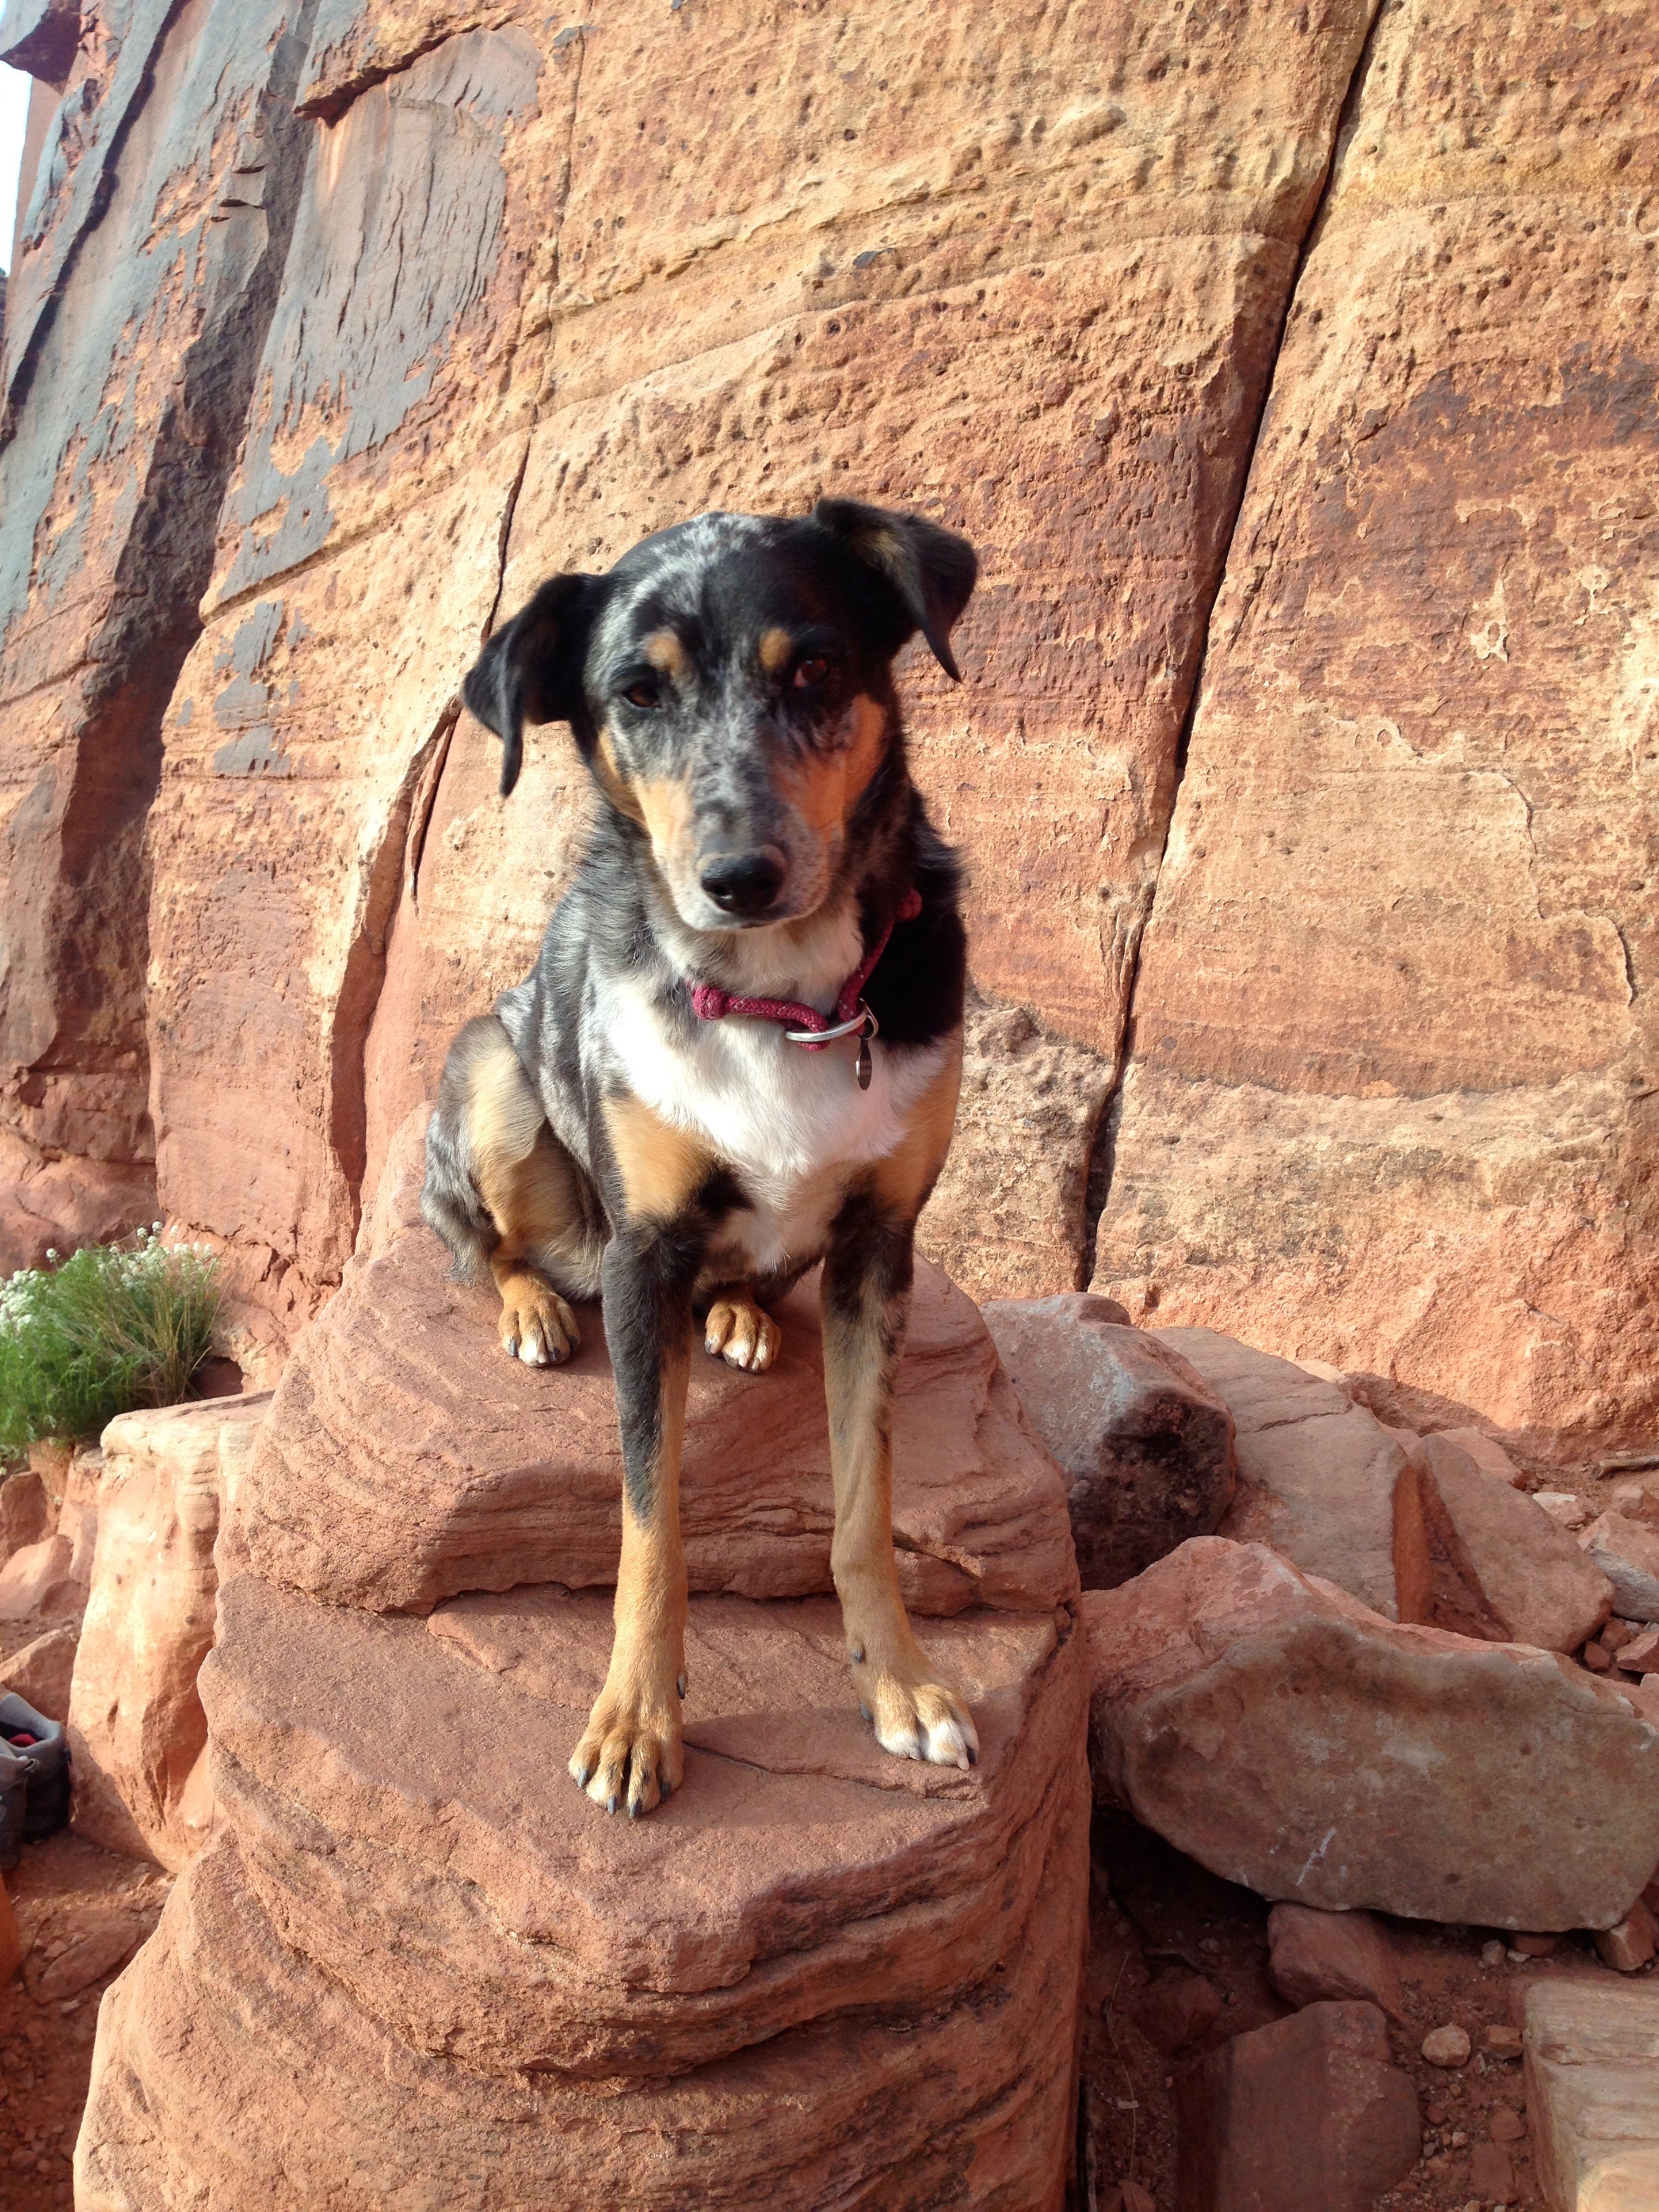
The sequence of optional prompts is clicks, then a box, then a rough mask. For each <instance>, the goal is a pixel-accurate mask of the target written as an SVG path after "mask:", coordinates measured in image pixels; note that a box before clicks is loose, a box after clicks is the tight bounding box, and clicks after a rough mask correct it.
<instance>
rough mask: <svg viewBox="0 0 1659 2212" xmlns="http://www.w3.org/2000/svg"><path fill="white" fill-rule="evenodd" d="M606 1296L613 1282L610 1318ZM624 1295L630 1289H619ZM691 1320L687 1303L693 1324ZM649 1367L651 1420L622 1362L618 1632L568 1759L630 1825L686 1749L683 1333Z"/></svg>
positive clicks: (659, 1795)
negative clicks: (625, 1377) (682, 1708)
mask: <svg viewBox="0 0 1659 2212" xmlns="http://www.w3.org/2000/svg"><path fill="white" fill-rule="evenodd" d="M619 1272H622V1271H619ZM607 1273H608V1270H607ZM609 1291H610V1285H609V1283H608V1282H607V1297H606V1309H607V1311H609V1310H610V1307H611V1297H610V1295H609ZM619 1295H632V1291H622V1290H621V1288H620V1286H619ZM689 1314H690V1301H689V1299H688V1300H687V1302H686V1317H687V1318H688V1319H689ZM652 1334H653V1335H654V1334H656V1332H655V1331H654V1330H653V1332H652ZM626 1356H627V1355H626V1354H624V1357H626ZM612 1358H613V1359H614V1358H616V1342H615V1338H614V1336H613V1340H612ZM652 1364H653V1368H654V1372H653V1374H652V1376H650V1377H649V1385H650V1387H651V1388H652V1389H653V1392H654V1397H655V1404H654V1407H653V1409H652V1410H651V1413H650V1414H649V1416H648V1417H647V1413H646V1408H645V1407H642V1406H641V1404H640V1403H639V1402H638V1388H637V1387H635V1388H630V1389H628V1391H627V1392H626V1395H625V1393H624V1384H623V1376H622V1367H621V1362H620V1361H619V1362H617V1401H618V1412H619V1413H620V1414H621V1416H622V1423H623V1460H624V1474H623V1541H622V1560H621V1564H620V1565H619V1566H618V1568H617V1608H616V1635H615V1639H614V1641H613V1642H612V1644H611V1665H610V1668H609V1669H608V1671H607V1673H606V1674H605V1687H604V1689H603V1690H601V1691H600V1692H599V1697H598V1699H596V1700H595V1702H594V1705H593V1710H592V1712H591V1713H590V1714H589V1715H588V1719H587V1726H586V1729H584V1730H583V1732H582V1739H581V1741H580V1743H579V1744H578V1745H577V1746H576V1749H575V1753H574V1757H573V1758H572V1759H571V1761H570V1771H571V1773H572V1774H573V1775H574V1777H575V1778H576V1781H577V1783H578V1784H579V1785H580V1788H582V1789H583V1790H586V1792H587V1794H588V1796H590V1797H591V1798H592V1800H593V1802H594V1803H595V1804H596V1805H602V1806H604V1808H605V1811H606V1812H607V1813H614V1812H616V1811H617V1809H618V1808H620V1807H623V1806H626V1808H627V1809H628V1813H629V1817H630V1819H634V1820H637V1819H638V1818H639V1816H640V1814H641V1813H648V1812H650V1811H651V1809H652V1808H653V1806H655V1805H657V1804H658V1803H659V1802H661V1800H662V1799H664V1798H665V1797H668V1796H671V1795H672V1794H673V1792H674V1790H677V1789H678V1787H679V1784H680V1781H681V1778H682V1776H683V1775H684V1769H685V1761H684V1753H683V1751H682V1749H681V1745H680V1699H682V1698H683V1697H684V1694H685V1614H686V1593H685V1557H684V1553H683V1552H682V1550H681V1548H680V1448H681V1443H682V1441H683V1439H684V1434H685V1385H686V1370H687V1365H688V1360H687V1355H686V1345H685V1333H684V1329H682V1330H681V1332H680V1334H679V1337H678V1349H677V1350H676V1349H674V1348H671V1347H667V1346H665V1347H664V1352H663V1357H662V1358H661V1359H660V1361H659V1362H656V1361H653V1363H652ZM642 1379H643V1378H639V1377H630V1383H634V1384H635V1385H636V1386H637V1385H638V1384H640V1383H641V1381H642Z"/></svg>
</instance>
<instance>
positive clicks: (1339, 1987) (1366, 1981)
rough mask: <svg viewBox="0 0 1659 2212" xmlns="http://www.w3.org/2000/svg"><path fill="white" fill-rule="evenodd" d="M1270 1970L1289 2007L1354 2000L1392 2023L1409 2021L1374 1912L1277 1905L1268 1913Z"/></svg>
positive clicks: (1386, 1940) (1391, 1956) (1392, 1962)
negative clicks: (1378, 2011)
mask: <svg viewBox="0 0 1659 2212" xmlns="http://www.w3.org/2000/svg"><path fill="white" fill-rule="evenodd" d="M1267 1942H1268V1944H1269V1946H1270V1951H1269V1956H1268V1962H1267V1971H1268V1972H1269V1973H1270V1974H1271V1975H1272V1977H1273V1987H1274V1988H1275V1989H1276V1990H1278V1991H1279V1996H1282V1997H1283V1998H1284V2000H1285V2003H1286V2004H1293V2005H1310V2004H1318V2003H1320V2002H1322V2001H1323V2000H1325V1999H1335V2000H1339V2001H1340V2000H1346V1999H1350V1998H1352V1999H1358V2000H1361V2001H1363V2002H1368V2003H1370V2004H1374V2005H1377V2006H1379V2007H1380V2008H1382V2010H1383V2012H1385V2013H1387V2014H1388V2015H1389V2018H1390V2019H1391V2020H1401V2019H1403V2018H1404V2016H1405V2000H1404V1996H1403V1993H1402V1991H1401V1987H1400V1974H1399V1970H1398V1968H1397V1967H1396V1966H1395V1962H1394V1954H1393V1952H1392V1951H1391V1950H1390V1949H1389V1942H1388V1938H1387V1936H1385V1935H1384V1933H1383V1927H1382V1924H1381V1923H1380V1922H1379V1921H1377V1920H1376V1918H1375V1917H1373V1916H1372V1915H1371V1914H1370V1913H1369V1912H1321V1911H1316V1909H1315V1908H1314V1907H1313V1906H1311V1905H1274V1907H1273V1911H1271V1912H1270V1913H1269V1914H1268V1915H1267Z"/></svg>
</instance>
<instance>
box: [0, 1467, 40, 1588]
mask: <svg viewBox="0 0 1659 2212" xmlns="http://www.w3.org/2000/svg"><path fill="white" fill-rule="evenodd" d="M52 1519H53V1516H52V1510H51V1508H50V1506H49V1505H48V1504H47V1500H46V1485H45V1484H44V1483H43V1482H42V1481H41V1480H40V1476H39V1475H38V1474H36V1473H35V1471H34V1469H33V1468H29V1467H23V1468H16V1469H15V1471H14V1472H13V1473H12V1474H0V1567H3V1566H4V1565H5V1564H6V1562H7V1561H8V1560H9V1559H10V1558H11V1555H12V1553H14V1552H21V1550H22V1548H23V1547H24V1546H25V1545H26V1544H38V1543H39V1542H40V1539H41V1538H42V1537H43V1536H47V1535H50V1534H51V1533H52Z"/></svg>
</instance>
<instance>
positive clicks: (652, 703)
mask: <svg viewBox="0 0 1659 2212" xmlns="http://www.w3.org/2000/svg"><path fill="white" fill-rule="evenodd" d="M623 698H624V699H626V700H627V702H628V703H629V706H630V707H659V706H660V705H661V704H662V694H661V693H660V692H659V690H658V689H657V687H656V685H655V684H629V687H628V689H627V690H626V691H624V692H623Z"/></svg>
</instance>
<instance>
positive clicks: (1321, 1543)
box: [1158, 1328, 1407, 1620]
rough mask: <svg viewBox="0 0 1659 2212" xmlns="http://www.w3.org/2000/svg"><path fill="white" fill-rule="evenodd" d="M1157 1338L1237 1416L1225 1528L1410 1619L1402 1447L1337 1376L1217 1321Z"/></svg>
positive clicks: (1227, 1532) (1394, 1615)
mask: <svg viewBox="0 0 1659 2212" xmlns="http://www.w3.org/2000/svg"><path fill="white" fill-rule="evenodd" d="M1158 1341H1159V1343H1161V1344H1164V1345H1167V1346H1169V1347H1170V1349H1171V1350H1172V1351H1174V1352H1177V1353H1178V1354H1179V1355H1180V1357H1181V1358H1182V1359H1184V1360H1186V1361H1187V1362H1188V1364H1189V1365H1190V1366H1192V1367H1193V1368H1194V1369H1195V1370H1197V1372H1198V1374H1199V1376H1200V1377H1201V1378H1202V1380H1203V1382H1204V1383H1206V1385H1207V1387H1208V1388H1209V1389H1211V1390H1212V1391H1213V1392H1214V1393H1215V1395H1217V1397H1218V1398H1219V1399H1220V1400H1221V1401H1222V1402H1223V1403H1224V1404H1225V1406H1226V1407H1227V1409H1228V1411H1229V1412H1230V1413H1231V1415H1232V1418H1233V1425H1234V1430H1235V1433H1236V1437H1237V1453H1238V1476H1239V1486H1238V1492H1237V1496H1236V1497H1235V1498H1234V1499H1233V1503H1232V1507H1231V1510H1230V1511H1229V1513H1228V1515H1227V1516H1226V1518H1225V1521H1224V1522H1223V1523H1222V1533H1223V1534H1225V1535H1227V1536H1230V1537H1232V1538H1234V1539H1235V1540H1236V1541H1238V1542H1240V1543H1261V1544H1268V1545H1271V1546H1272V1547H1273V1550H1274V1551H1276V1552H1278V1553H1280V1554H1281V1556H1282V1557H1284V1558H1285V1559H1290V1560H1291V1561H1292V1562H1293V1563H1294V1564H1295V1565H1297V1566H1298V1567H1300V1568H1301V1569H1302V1570H1303V1571H1304V1573H1306V1574H1310V1575H1322V1576H1324V1577H1326V1578H1327V1579H1328V1581H1330V1582H1334V1583H1340V1585H1341V1587H1342V1588H1343V1589H1346V1590H1348V1591H1351V1592H1352V1595H1354V1596H1355V1597H1357V1598H1358V1599H1359V1600H1360V1601H1361V1602H1362V1603H1364V1604H1365V1605H1368V1606H1370V1607H1371V1608H1372V1609H1373V1611H1375V1612H1377V1613H1383V1614H1386V1615H1387V1617H1388V1618H1389V1620H1397V1619H1399V1618H1401V1611H1400V1593H1399V1587H1398V1578H1397V1576H1396V1571H1395V1486H1397V1484H1398V1483H1399V1480H1400V1478H1401V1475H1402V1474H1404V1473H1405V1470H1406V1468H1407V1450H1406V1448H1405V1446H1404V1445H1402V1444H1401V1442H1400V1440H1399V1438H1398V1437H1396V1436H1395V1435H1394V1434H1393V1432H1392V1431H1389V1430H1388V1429H1386V1428H1384V1427H1383V1424H1382V1423H1381V1422H1380V1421H1379V1420H1378V1419H1376V1416H1375V1414H1373V1413H1370V1412H1368V1411H1367V1409H1366V1408H1365V1407H1364V1406H1357V1405H1355V1404H1354V1403H1353V1402H1352V1400H1351V1399H1350V1398H1349V1397H1348V1395H1347V1394H1346V1391H1344V1390H1342V1389H1340V1388H1339V1387H1338V1386H1337V1384H1335V1383H1327V1382H1324V1381H1322V1379H1321V1378H1320V1377H1318V1376H1314V1375H1310V1374H1309V1373H1308V1372H1307V1370H1305V1369H1304V1368H1303V1367H1301V1366H1298V1365H1297V1364H1296V1362H1294V1361H1293V1360H1288V1359H1279V1358H1274V1356H1273V1354H1272V1353H1271V1352H1260V1351H1257V1350H1256V1349H1255V1347H1254V1346H1251V1345H1248V1344H1240V1343H1239V1342H1237V1340H1236V1339H1234V1338H1232V1337H1230V1336H1223V1335H1222V1334H1219V1332H1218V1331H1217V1330H1215V1329H1210V1328H1170V1329H1160V1330H1159V1331H1158Z"/></svg>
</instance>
